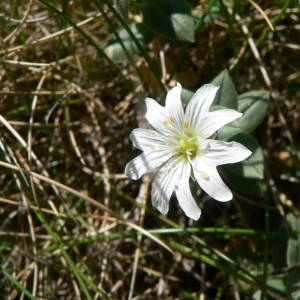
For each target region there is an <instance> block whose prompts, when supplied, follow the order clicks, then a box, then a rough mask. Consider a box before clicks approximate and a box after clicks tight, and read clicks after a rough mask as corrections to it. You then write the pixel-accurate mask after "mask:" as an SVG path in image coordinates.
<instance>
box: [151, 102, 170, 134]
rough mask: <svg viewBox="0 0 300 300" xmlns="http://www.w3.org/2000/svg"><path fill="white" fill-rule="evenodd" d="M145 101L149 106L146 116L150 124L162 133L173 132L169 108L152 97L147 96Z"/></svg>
mask: <svg viewBox="0 0 300 300" xmlns="http://www.w3.org/2000/svg"><path fill="white" fill-rule="evenodd" d="M145 102H146V106H147V113H146V116H145V117H146V119H147V120H148V122H149V123H150V125H151V126H152V127H153V128H154V129H156V130H157V131H159V132H160V133H161V134H163V135H169V134H170V132H172V126H168V125H171V124H170V120H169V114H168V112H167V110H166V109H165V108H164V107H162V106H161V105H159V104H158V103H157V102H156V101H155V100H153V99H151V98H146V100H145Z"/></svg>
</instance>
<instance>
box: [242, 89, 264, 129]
mask: <svg viewBox="0 0 300 300" xmlns="http://www.w3.org/2000/svg"><path fill="white" fill-rule="evenodd" d="M269 98H270V93H269V92H268V91H251V92H247V93H244V94H242V95H239V96H238V111H239V112H241V113H243V116H242V117H241V118H240V119H239V122H240V124H241V126H242V129H243V132H246V133H248V132H251V131H252V130H253V129H255V128H256V127H257V126H258V125H259V124H260V123H261V122H262V120H263V118H264V117H265V116H266V114H267V110H268V102H269Z"/></svg>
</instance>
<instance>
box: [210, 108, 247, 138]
mask: <svg viewBox="0 0 300 300" xmlns="http://www.w3.org/2000/svg"><path fill="white" fill-rule="evenodd" d="M224 108H225V107H223V106H219V105H214V106H211V107H210V109H209V111H215V110H219V109H224ZM241 131H242V129H241V126H240V124H239V120H234V121H232V122H230V123H228V124H226V125H225V126H223V127H222V128H220V129H219V130H218V132H217V139H218V140H221V141H227V140H228V139H229V138H231V137H233V136H234V135H236V134H237V133H239V132H241Z"/></svg>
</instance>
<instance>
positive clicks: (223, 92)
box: [211, 70, 238, 110]
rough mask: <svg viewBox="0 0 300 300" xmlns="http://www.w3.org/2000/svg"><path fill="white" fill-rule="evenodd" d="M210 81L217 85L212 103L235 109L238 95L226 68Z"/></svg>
mask: <svg viewBox="0 0 300 300" xmlns="http://www.w3.org/2000/svg"><path fill="white" fill-rule="evenodd" d="M211 83H213V84H214V85H216V86H219V90H218V92H217V94H216V97H215V100H214V102H213V105H221V106H224V107H226V108H232V109H235V110H237V107H238V95H237V93H236V90H235V87H234V84H233V82H232V80H231V78H230V76H229V73H228V71H227V70H225V71H223V72H222V73H221V74H220V75H218V76H217V77H216V78H215V79H214V80H213V81H212V82H211Z"/></svg>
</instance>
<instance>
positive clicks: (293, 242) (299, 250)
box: [286, 238, 300, 267]
mask: <svg viewBox="0 0 300 300" xmlns="http://www.w3.org/2000/svg"><path fill="white" fill-rule="evenodd" d="M286 262H287V265H288V267H293V266H295V265H298V264H300V239H299V238H295V239H293V238H290V239H289V241H288V248H287V253H286Z"/></svg>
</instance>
